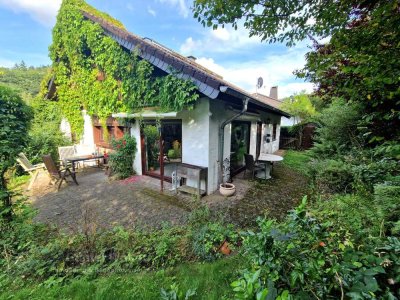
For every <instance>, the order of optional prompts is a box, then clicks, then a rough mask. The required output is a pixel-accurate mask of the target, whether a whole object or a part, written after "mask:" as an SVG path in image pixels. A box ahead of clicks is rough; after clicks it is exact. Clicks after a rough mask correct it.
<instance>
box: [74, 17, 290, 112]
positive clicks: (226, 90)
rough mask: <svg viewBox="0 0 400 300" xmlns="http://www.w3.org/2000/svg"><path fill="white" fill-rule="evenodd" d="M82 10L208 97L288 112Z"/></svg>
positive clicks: (125, 43)
mask: <svg viewBox="0 0 400 300" xmlns="http://www.w3.org/2000/svg"><path fill="white" fill-rule="evenodd" d="M82 14H83V16H84V17H85V18H87V19H89V20H91V21H93V22H95V23H98V24H99V25H100V26H101V27H102V28H103V29H104V32H105V34H107V35H109V36H111V37H112V38H113V39H114V40H116V41H117V42H118V43H119V44H120V45H121V46H122V47H125V48H126V49H128V50H130V51H134V50H135V49H137V51H138V54H139V56H140V57H141V58H143V59H145V60H147V61H149V62H150V63H151V64H152V65H154V66H156V67H158V68H160V69H161V70H163V71H165V72H167V73H171V72H172V70H175V71H177V72H178V74H179V75H178V76H180V77H181V78H184V79H188V78H190V79H191V80H192V81H193V82H194V83H195V84H196V85H197V87H198V89H199V91H200V92H201V93H203V94H204V95H206V96H208V97H209V98H211V99H216V98H217V97H218V98H220V96H222V94H227V95H230V96H233V97H236V98H239V99H244V98H246V97H247V98H249V99H250V100H249V102H250V103H252V104H253V105H255V106H257V107H260V108H262V109H264V110H268V111H271V112H274V113H276V114H279V115H282V116H287V117H288V116H290V115H289V114H287V113H286V112H283V111H282V110H280V109H279V106H278V105H275V103H273V104H272V102H270V101H266V100H265V99H263V97H260V96H258V95H260V94H257V96H255V95H254V94H253V95H252V94H250V93H248V92H246V91H244V90H243V89H241V88H239V87H237V86H235V85H233V84H232V83H230V82H227V81H225V80H223V78H222V77H221V76H219V75H218V74H216V73H214V72H212V71H210V70H208V69H207V68H205V67H203V66H201V65H200V64H198V63H196V62H195V61H194V59H192V58H188V57H185V56H182V55H180V54H178V53H176V52H174V51H173V50H171V49H168V48H166V47H164V46H162V45H160V44H159V43H157V42H155V41H153V40H151V39H148V38H141V37H139V36H137V35H135V34H132V33H130V32H128V31H127V30H125V29H124V28H121V27H117V26H115V25H113V24H111V23H109V22H107V21H106V20H105V19H103V18H101V17H98V16H95V15H93V14H90V13H88V12H86V11H82ZM265 97H267V96H265ZM267 98H269V97H267ZM270 99H272V98H270ZM276 101H278V100H276Z"/></svg>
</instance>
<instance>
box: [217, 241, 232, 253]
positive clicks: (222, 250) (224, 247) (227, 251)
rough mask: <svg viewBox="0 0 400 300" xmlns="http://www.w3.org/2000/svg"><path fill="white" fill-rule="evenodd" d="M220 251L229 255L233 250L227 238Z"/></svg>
mask: <svg viewBox="0 0 400 300" xmlns="http://www.w3.org/2000/svg"><path fill="white" fill-rule="evenodd" d="M218 251H219V252H221V253H222V254H224V255H229V254H231V252H232V250H231V249H230V248H229V243H228V242H227V241H226V240H225V241H223V242H222V244H221V246H219V248H218Z"/></svg>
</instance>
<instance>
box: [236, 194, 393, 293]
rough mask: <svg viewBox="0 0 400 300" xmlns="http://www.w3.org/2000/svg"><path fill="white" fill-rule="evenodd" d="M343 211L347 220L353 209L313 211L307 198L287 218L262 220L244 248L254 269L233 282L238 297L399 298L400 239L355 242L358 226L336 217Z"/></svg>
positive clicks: (376, 223) (377, 224)
mask: <svg viewBox="0 0 400 300" xmlns="http://www.w3.org/2000/svg"><path fill="white" fill-rule="evenodd" d="M365 209H367V208H365ZM343 211H344V212H345V213H346V217H345V219H346V218H347V217H349V216H350V214H351V212H350V211H347V210H341V211H340V212H339V213H338V214H336V211H335V210H332V209H331V210H329V209H323V210H322V211H321V213H318V214H316V215H315V216H312V215H311V214H310V213H309V212H307V210H306V200H305V199H303V202H302V204H301V205H300V206H299V207H298V208H297V209H296V210H294V211H292V212H291V214H290V215H289V216H288V218H287V220H286V221H285V222H283V223H276V222H274V221H271V220H266V219H259V220H258V229H257V231H249V232H247V233H246V235H245V239H244V249H243V250H244V251H245V253H246V255H248V256H249V258H250V259H251V260H252V262H253V269H251V270H249V271H246V272H245V273H244V275H243V276H242V277H241V278H240V279H239V280H238V281H235V282H234V283H233V284H232V286H233V289H234V291H235V295H236V298H238V299H265V297H268V298H267V299H269V297H270V298H271V299H275V298H276V297H280V298H279V299H311V298H320V299H329V298H340V297H342V298H343V297H344V296H345V295H346V296H347V297H349V298H351V299H377V298H380V297H382V298H385V299H395V298H394V297H398V296H399V294H398V290H397V288H396V285H397V284H398V281H397V280H398V278H400V277H399V275H400V269H399V268H398V266H399V263H400V260H399V257H398V254H399V253H400V252H399V251H400V248H399V245H400V242H399V240H398V239H397V238H396V237H388V238H387V239H378V237H377V236H375V238H376V239H374V240H368V239H365V237H362V238H361V235H360V236H359V237H358V238H359V239H358V242H362V243H363V244H358V243H357V244H355V241H354V240H353V238H352V235H351V234H350V232H349V230H350V229H351V226H353V225H352V224H351V223H350V220H348V221H347V223H346V222H342V221H343V218H339V222H338V220H337V219H336V216H338V215H341V214H342V212H343ZM327 212H330V215H329V216H328V218H327V217H326V213H327ZM361 215H362V214H360V216H361ZM370 216H372V212H371V214H370ZM379 221H380V220H373V224H372V225H373V226H377V227H378V228H379V223H380V222H379ZM359 222H361V223H362V222H364V220H361V219H360V220H359ZM358 224H359V223H357V225H358ZM360 225H361V224H360ZM363 225H366V224H363ZM358 228H359V227H356V228H353V230H354V231H356V230H357V229H358ZM370 233H371V234H376V232H373V231H371V232H370ZM388 282H394V284H391V283H388ZM278 295H279V296H278Z"/></svg>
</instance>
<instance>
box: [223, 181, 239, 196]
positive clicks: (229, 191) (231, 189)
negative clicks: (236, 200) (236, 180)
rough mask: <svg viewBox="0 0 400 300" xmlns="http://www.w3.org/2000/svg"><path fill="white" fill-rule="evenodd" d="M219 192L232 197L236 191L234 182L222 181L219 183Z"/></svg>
mask: <svg viewBox="0 0 400 300" xmlns="http://www.w3.org/2000/svg"><path fill="white" fill-rule="evenodd" d="M219 192H220V193H221V195H222V196H225V197H230V196H232V195H233V194H234V193H235V192H236V187H235V186H234V185H233V184H232V183H221V184H220V185H219Z"/></svg>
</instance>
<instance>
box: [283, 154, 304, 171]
mask: <svg viewBox="0 0 400 300" xmlns="http://www.w3.org/2000/svg"><path fill="white" fill-rule="evenodd" d="M309 161H310V156H309V154H308V152H304V151H294V150H287V151H286V152H285V157H284V160H283V161H282V163H283V164H284V165H286V166H288V167H289V168H291V169H293V170H296V171H298V172H300V173H302V174H304V175H307V174H308V170H309V167H308V162H309Z"/></svg>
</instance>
